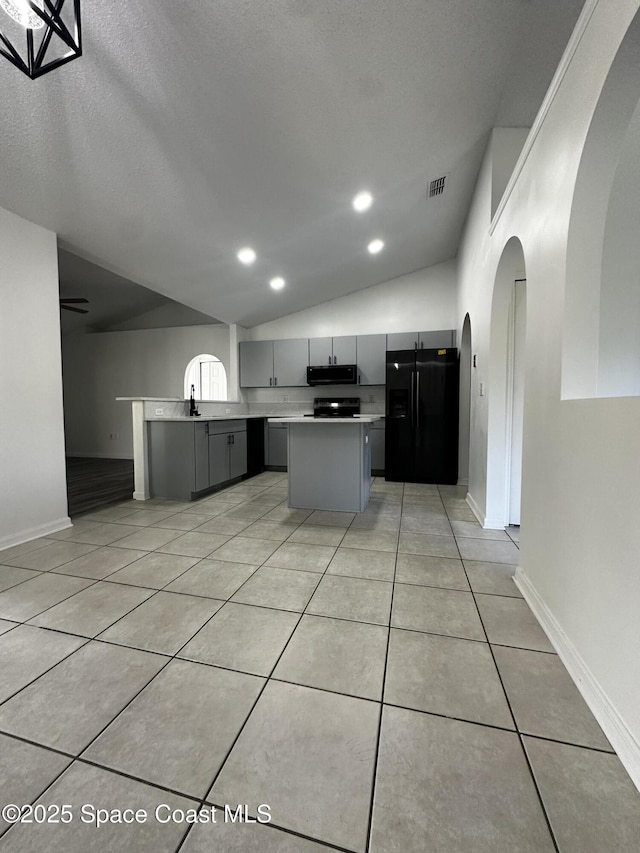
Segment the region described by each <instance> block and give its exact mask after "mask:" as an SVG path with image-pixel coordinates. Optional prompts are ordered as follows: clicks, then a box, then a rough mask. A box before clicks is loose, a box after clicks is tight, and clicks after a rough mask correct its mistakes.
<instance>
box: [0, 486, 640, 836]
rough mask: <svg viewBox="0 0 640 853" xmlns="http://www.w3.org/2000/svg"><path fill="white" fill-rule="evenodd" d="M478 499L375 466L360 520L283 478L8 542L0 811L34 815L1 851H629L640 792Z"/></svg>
mask: <svg viewBox="0 0 640 853" xmlns="http://www.w3.org/2000/svg"><path fill="white" fill-rule="evenodd" d="M464 491H465V490H464V489H462V488H457V487H453V486H446V487H445V486H441V487H436V486H428V485H416V484H404V485H403V484H402V483H386V482H385V481H383V480H378V479H376V480H374V482H373V485H372V497H371V502H370V504H369V507H368V508H367V510H366V512H364V513H362V514H358V515H355V516H354V514H353V513H339V512H320V511H316V512H311V511H308V510H291V509H289V508H288V507H287V504H286V475H282V474H278V473H273V472H265V473H264V474H261V475H260V476H258V477H255V478H253V479H251V480H248V481H246V482H243V483H240V484H238V485H236V486H234V487H231V488H229V489H226V490H225V491H222V492H220V493H218V494H216V495H214V496H212V497H209V498H206V499H204V500H201V501H198V502H197V503H193V504H184V503H177V502H171V501H160V500H153V501H148V502H146V503H145V504H144V506H143V507H141V505H140V504H139V503H137V502H135V501H126V502H124V503H123V504H120V505H118V506H115V507H110V508H108V509H106V510H100V511H98V512H95V513H93V514H90V515H86V516H84V517H83V518H82V519H76V521H75V524H74V527H73V528H72V529H71V530H65V531H62V532H61V533H58V534H52V535H50V536H48V537H47V538H43V539H40V540H36V541H33V542H30V543H26V544H24V545H20V546H17V547H14V548H9V549H6V550H5V551H3V552H0V792H1V798H2V800H3V802H2V803H1V804H0V805H6V804H7V803H17V804H20V805H22V804H27V803H29V804H39V806H40V808H39V809H35V808H34V811H33V818H34V820H33V822H32V823H29V824H27V823H22V824H17V825H15V826H13V827H9V824H8V823H7V822H3V821H1V820H0V850H1V851H5V850H6V851H11V850H13V851H21V853H24V851H47V853H48V852H49V851H65V853H80V851H82V853H84V851H87V850H100V851H122V850H132V851H133V850H135V851H136V853H138V851H147V850H149V851H154V853H162V851H176V850H182V851H186V853H199V851H202V853H204V851H209V850H217V851H221V853H234V851H238V853H239V851H249V853H250V852H251V851H260V853H321V851H323V850H325V851H326V850H343V851H354V852H355V853H367V852H368V851H371V853H391V851H402V853H424V851H437V853H465V851H469V853H479V852H480V853H482V852H483V851H487V853H489V851H491V853H512V851H514V850H519V851H522V852H523V853H541V851H550V853H552V851H554V850H559V851H560V853H573V851H575V853H603V851H605V850H606V851H609V850H612V851H613V850H615V851H616V853H627V851H628V853H631V851H634V853H637V850H638V849H640V796H639V795H638V792H637V791H636V789H635V788H634V787H633V785H632V784H631V782H630V780H629V778H628V776H627V775H626V773H625V771H624V769H623V768H622V766H621V764H620V762H619V760H618V759H617V757H616V756H615V754H614V753H613V752H612V750H611V747H610V745H609V743H608V741H607V739H606V738H605V736H604V735H603V733H602V731H601V730H600V728H599V726H598V725H597V723H596V722H595V720H594V718H593V716H592V715H591V713H590V711H589V710H588V708H587V707H586V705H585V703H584V702H583V700H582V698H581V696H580V694H579V692H578V690H577V689H576V687H575V685H574V684H573V682H572V681H571V679H570V678H569V677H568V675H567V673H566V671H565V669H564V667H563V666H562V664H561V662H560V660H559V658H558V657H557V655H556V654H555V653H554V652H553V648H552V647H551V645H550V644H549V641H548V640H547V638H546V636H545V634H544V633H543V631H542V630H541V629H540V627H539V625H538V624H537V622H536V621H535V619H534V618H533V616H532V614H531V613H530V611H529V609H528V607H527V605H526V603H525V602H524V600H523V598H522V596H521V595H520V593H519V591H518V589H517V587H516V586H515V584H514V583H513V580H512V575H513V573H514V571H515V567H516V565H517V562H518V553H519V552H518V541H519V530H518V529H517V528H509V529H508V530H507V531H506V532H500V531H483V530H482V529H481V528H480V527H479V525H478V524H477V522H476V521H475V519H474V517H473V515H472V514H471V512H470V510H469V508H468V506H467V505H466V503H465V501H464ZM239 804H242V806H243V807H244V806H245V804H246V808H247V810H248V811H247V814H248V815H249V816H250V817H251V818H255V817H257V815H258V813H259V812H258V807H259V806H261V805H262V804H266V805H268V806H269V807H270V813H271V817H272V822H271V823H270V824H269V825H267V824H264V825H263V824H261V823H255V822H245V823H240V822H239V821H231V820H230V819H229V820H226V821H225V812H224V806H225V805H229V806H232V812H230V813H229V816H231V815H233V816H235V815H236V809H237V807H238V805H239ZM62 805H68V806H69V809H68V810H67V812H66V814H73V820H72V821H71V822H70V823H64V822H57V823H55V822H54V823H49V822H44V823H43V822H40V821H41V820H42V819H43V816H44V817H46V818H48V819H49V820H51V819H53V820H55V818H56V817H57V813H56V806H62ZM158 806H160V807H161V808H160V811H159V813H158V819H156V816H155V809H156V807H158ZM83 807H84V809H85V810H84V812H83V811H82V809H83ZM92 807H93V808H101V809H107V810H118V809H119V810H123V809H127V808H128V809H142V810H146V812H147V814H148V819H147V820H146V822H139V823H138V822H136V823H133V824H122V823H116V822H108V823H107V824H105V825H103V826H101V827H100V828H97V827H96V826H95V823H92V820H91V819H92V816H93V814H94V812H93V811H92ZM212 807H214V808H215V812H214V811H213V810H212ZM263 812H264V810H263ZM196 814H199V816H200V817H199V821H198V822H196V823H194V822H193V819H194V816H195V815H196ZM237 814H238V815H239V812H238V813H237ZM212 815H215V817H216V822H215V824H214V823H213V822H211V817H212ZM111 816H112V817H117V816H118V813H117V812H112V814H111ZM36 817H37V819H36ZM206 817H208V818H209V821H207V822H205V818H206ZM65 819H66V818H65Z"/></svg>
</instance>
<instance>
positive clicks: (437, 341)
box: [387, 329, 456, 350]
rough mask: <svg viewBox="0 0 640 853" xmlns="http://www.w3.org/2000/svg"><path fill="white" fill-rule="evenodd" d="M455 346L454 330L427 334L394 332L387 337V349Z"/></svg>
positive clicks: (441, 330)
mask: <svg viewBox="0 0 640 853" xmlns="http://www.w3.org/2000/svg"><path fill="white" fill-rule="evenodd" d="M455 345H456V331H455V329H438V330H436V331H429V332H395V333H393V334H390V335H387V349H389V350H394V349H439V348H440V347H442V348H443V349H446V348H447V347H454V346H455Z"/></svg>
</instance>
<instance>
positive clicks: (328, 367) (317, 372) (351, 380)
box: [307, 364, 358, 385]
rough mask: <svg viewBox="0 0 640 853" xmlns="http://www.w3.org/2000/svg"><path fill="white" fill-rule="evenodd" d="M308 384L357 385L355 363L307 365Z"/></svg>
mask: <svg viewBox="0 0 640 853" xmlns="http://www.w3.org/2000/svg"><path fill="white" fill-rule="evenodd" d="M307 384H308V385H357V384H358V368H357V367H356V365H355V364H318V365H311V366H309V367H307Z"/></svg>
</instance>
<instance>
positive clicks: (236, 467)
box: [229, 429, 247, 480]
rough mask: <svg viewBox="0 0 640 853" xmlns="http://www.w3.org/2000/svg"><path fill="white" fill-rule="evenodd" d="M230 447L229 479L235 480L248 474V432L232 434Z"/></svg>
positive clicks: (242, 431)
mask: <svg viewBox="0 0 640 853" xmlns="http://www.w3.org/2000/svg"><path fill="white" fill-rule="evenodd" d="M230 438H231V444H230V445H229V479H230V480H235V478H236V477H241V476H242V475H243V474H246V473H247V431H246V429H245V430H238V431H237V432H232V433H231V436H230Z"/></svg>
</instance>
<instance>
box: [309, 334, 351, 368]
mask: <svg viewBox="0 0 640 853" xmlns="http://www.w3.org/2000/svg"><path fill="white" fill-rule="evenodd" d="M355 363H356V336H355V335H340V336H339V337H337V338H310V340H309V364H313V365H319V364H355Z"/></svg>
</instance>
